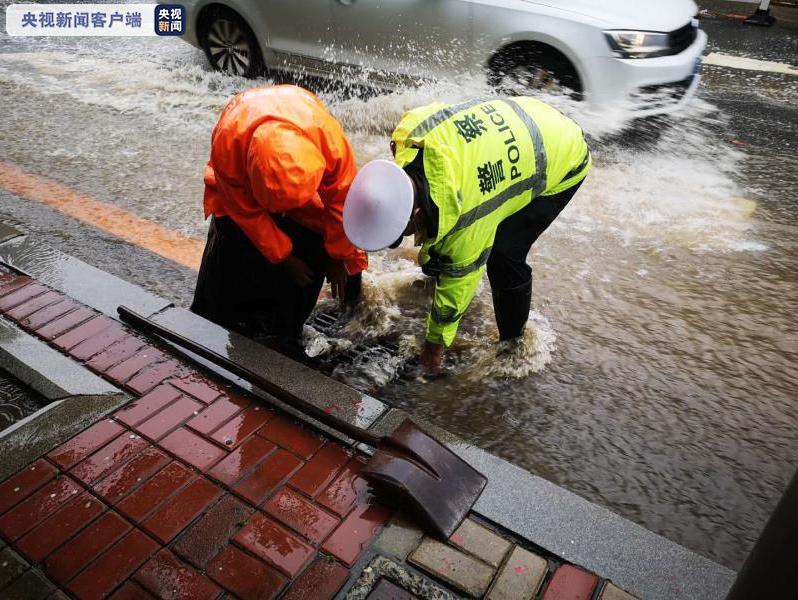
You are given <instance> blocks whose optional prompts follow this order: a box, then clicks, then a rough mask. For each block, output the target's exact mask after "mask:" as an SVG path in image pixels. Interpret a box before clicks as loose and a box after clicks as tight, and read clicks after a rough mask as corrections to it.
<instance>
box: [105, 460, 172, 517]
mask: <svg viewBox="0 0 798 600" xmlns="http://www.w3.org/2000/svg"><path fill="white" fill-rule="evenodd" d="M169 460H170V458H169V457H168V456H167V455H166V454H164V453H163V452H161V451H160V450H159V449H158V448H154V447H152V446H150V447H149V448H145V449H144V450H142V451H141V452H140V453H139V455H138V456H136V457H135V458H133V459H132V460H131V461H130V462H127V463H125V464H124V465H122V466H121V467H119V468H118V469H116V470H115V471H113V472H112V473H110V474H109V475H108V476H106V477H105V478H104V479H101V480H100V481H99V482H97V483H96V484H94V487H93V489H94V492H95V493H96V494H97V495H98V496H100V497H102V498H103V499H104V500H105V501H106V502H110V503H111V504H116V503H117V502H119V501H120V500H121V499H122V498H124V497H125V496H127V495H128V494H129V493H130V492H132V491H133V490H135V489H136V488H138V487H139V485H141V484H142V483H143V482H144V481H146V480H147V479H149V478H150V477H152V476H153V475H155V473H157V472H158V471H159V470H161V469H162V468H163V467H164V466H166V464H167V463H168V462H169Z"/></svg>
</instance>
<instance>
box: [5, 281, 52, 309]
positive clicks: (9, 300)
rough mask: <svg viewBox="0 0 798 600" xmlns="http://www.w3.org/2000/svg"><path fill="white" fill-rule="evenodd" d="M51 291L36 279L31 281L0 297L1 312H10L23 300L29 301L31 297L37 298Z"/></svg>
mask: <svg viewBox="0 0 798 600" xmlns="http://www.w3.org/2000/svg"><path fill="white" fill-rule="evenodd" d="M49 291H50V288H47V287H45V286H43V285H41V284H40V283H36V282H35V281H30V282H28V284H27V285H23V286H20V287H18V288H17V289H15V290H14V291H12V292H11V293H9V294H4V295H3V296H2V297H0V312H4V313H6V314H8V312H9V311H10V310H11V309H12V308H14V307H15V306H19V305H20V304H22V303H23V302H27V301H29V300H30V299H31V298H35V297H36V296H40V295H42V294H44V293H46V292H49Z"/></svg>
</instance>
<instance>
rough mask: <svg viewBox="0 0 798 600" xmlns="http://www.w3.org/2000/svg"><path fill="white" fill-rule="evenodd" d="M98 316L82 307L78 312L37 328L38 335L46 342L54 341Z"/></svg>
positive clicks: (66, 314)
mask: <svg viewBox="0 0 798 600" xmlns="http://www.w3.org/2000/svg"><path fill="white" fill-rule="evenodd" d="M96 315H97V313H96V312H94V311H93V310H91V309H90V308H86V307H85V306H80V307H78V308H77V309H76V310H73V311H70V312H68V313H65V314H64V315H62V316H60V317H58V318H56V319H54V320H52V321H50V322H48V323H47V324H45V325H42V326H41V327H38V328H36V329H35V331H36V335H39V336H41V337H43V338H44V339H46V340H52V339H54V338H56V337H58V336H60V335H63V334H64V333H66V332H67V331H69V330H70V329H73V328H74V327H77V326H78V325H80V324H81V323H85V322H86V321H88V320H89V319H91V318H93V317H95V316H96Z"/></svg>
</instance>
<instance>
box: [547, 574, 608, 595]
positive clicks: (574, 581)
mask: <svg viewBox="0 0 798 600" xmlns="http://www.w3.org/2000/svg"><path fill="white" fill-rule="evenodd" d="M597 584H598V577H596V576H595V575H593V573H588V572H587V571H583V570H582V569H579V568H578V567H575V566H573V565H562V566H561V567H560V568H558V569H557V570H556V571H554V575H552V577H551V580H550V581H549V584H548V585H547V586H546V591H545V592H543V600H590V598H591V597H592V596H593V590H595V589H596V585H597Z"/></svg>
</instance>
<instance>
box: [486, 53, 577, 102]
mask: <svg viewBox="0 0 798 600" xmlns="http://www.w3.org/2000/svg"><path fill="white" fill-rule="evenodd" d="M488 83H489V84H490V85H492V86H493V87H495V88H497V89H498V90H500V91H501V92H502V93H519V92H520V93H523V92H524V91H544V92H550V93H563V94H568V95H570V96H571V97H573V98H575V99H580V98H581V93H582V86H581V83H580V81H579V76H578V75H577V73H576V69H574V67H573V65H572V64H571V63H570V61H569V60H568V59H567V58H566V57H565V56H564V55H563V54H562V53H560V52H558V51H557V50H555V49H554V48H551V47H548V46H542V45H537V44H529V45H519V46H515V47H511V48H507V49H505V50H503V51H501V52H499V53H497V54H496V55H495V56H494V57H493V59H492V60H491V61H490V64H489V72H488Z"/></svg>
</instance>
